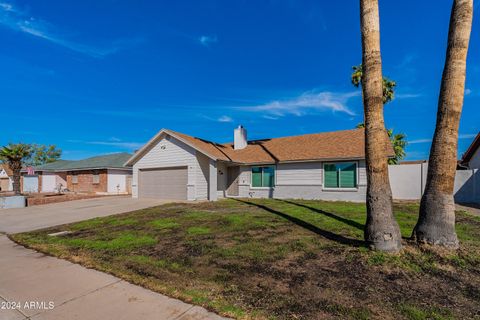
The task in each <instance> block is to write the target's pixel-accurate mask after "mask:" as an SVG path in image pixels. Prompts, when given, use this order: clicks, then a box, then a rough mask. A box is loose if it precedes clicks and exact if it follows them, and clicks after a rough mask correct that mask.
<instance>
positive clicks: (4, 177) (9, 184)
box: [0, 164, 13, 192]
mask: <svg viewBox="0 0 480 320" xmlns="http://www.w3.org/2000/svg"><path fill="white" fill-rule="evenodd" d="M12 190H13V172H12V170H11V169H10V167H9V166H8V165H6V164H0V192H6V191H12Z"/></svg>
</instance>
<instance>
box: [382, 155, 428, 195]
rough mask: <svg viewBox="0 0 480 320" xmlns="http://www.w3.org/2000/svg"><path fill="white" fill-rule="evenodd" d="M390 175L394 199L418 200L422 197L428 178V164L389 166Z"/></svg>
mask: <svg viewBox="0 0 480 320" xmlns="http://www.w3.org/2000/svg"><path fill="white" fill-rule="evenodd" d="M388 174H389V177H390V187H391V188H392V195H393V198H394V199H399V200H416V199H420V198H421V197H422V193H423V189H425V181H426V177H427V164H426V163H422V164H418V163H415V164H401V165H389V166H388Z"/></svg>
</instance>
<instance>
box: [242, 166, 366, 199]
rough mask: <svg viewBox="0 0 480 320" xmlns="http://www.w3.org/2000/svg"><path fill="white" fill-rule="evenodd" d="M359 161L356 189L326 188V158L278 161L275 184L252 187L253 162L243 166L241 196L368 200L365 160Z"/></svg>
mask: <svg viewBox="0 0 480 320" xmlns="http://www.w3.org/2000/svg"><path fill="white" fill-rule="evenodd" d="M356 162H357V185H358V187H357V188H356V189H354V190H331V189H329V190H324V189H323V162H299V163H282V164H278V165H276V170H275V188H273V189H268V188H251V187H250V184H251V166H241V167H240V177H239V196H241V197H254V198H268V197H273V198H279V199H286V198H297V199H324V200H345V201H365V196H366V184H367V180H366V172H365V161H364V160H360V161H356Z"/></svg>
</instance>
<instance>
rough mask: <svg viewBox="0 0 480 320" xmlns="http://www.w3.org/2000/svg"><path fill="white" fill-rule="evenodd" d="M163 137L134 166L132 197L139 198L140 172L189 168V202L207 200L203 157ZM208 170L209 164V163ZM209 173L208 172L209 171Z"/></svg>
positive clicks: (186, 146)
mask: <svg viewBox="0 0 480 320" xmlns="http://www.w3.org/2000/svg"><path fill="white" fill-rule="evenodd" d="M165 137H166V136H163V137H162V139H161V140H160V141H159V142H157V144H156V145H155V146H153V147H152V148H151V149H150V150H149V151H148V152H147V153H146V154H145V155H143V157H142V158H140V159H139V160H138V161H137V162H136V163H135V164H134V165H133V174H132V197H134V198H137V197H138V170H139V169H147V168H150V169H153V168H168V167H179V166H187V167H188V184H187V198H188V200H200V199H206V198H207V190H208V185H207V181H208V178H207V177H208V174H207V175H206V176H204V171H202V168H201V167H200V162H202V163H203V160H204V158H203V157H202V156H199V157H197V152H196V151H195V149H193V148H192V147H190V146H188V145H186V144H185V143H183V142H181V141H179V140H177V139H175V138H173V137H169V140H167V139H166V138H165ZM207 168H208V162H207ZM207 173H208V170H207Z"/></svg>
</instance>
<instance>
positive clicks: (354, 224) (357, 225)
mask: <svg viewBox="0 0 480 320" xmlns="http://www.w3.org/2000/svg"><path fill="white" fill-rule="evenodd" d="M280 201H283V202H286V203H288V204H291V205H295V206H298V207H302V208H305V209H308V210H310V211H313V212H316V213H320V214H323V215H324V216H327V217H329V218H332V219H335V220H337V221H339V222H342V223H344V224H346V225H349V226H351V227H354V228H356V229H358V230H362V231H363V229H364V225H363V224H361V223H358V222H356V221H353V220H350V219H347V218H344V217H341V216H337V215H336V214H333V213H331V212H327V211H324V210H322V209H318V208H314V207H310V206H307V205H305V204H302V203H297V202H293V201H289V200H280Z"/></svg>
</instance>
